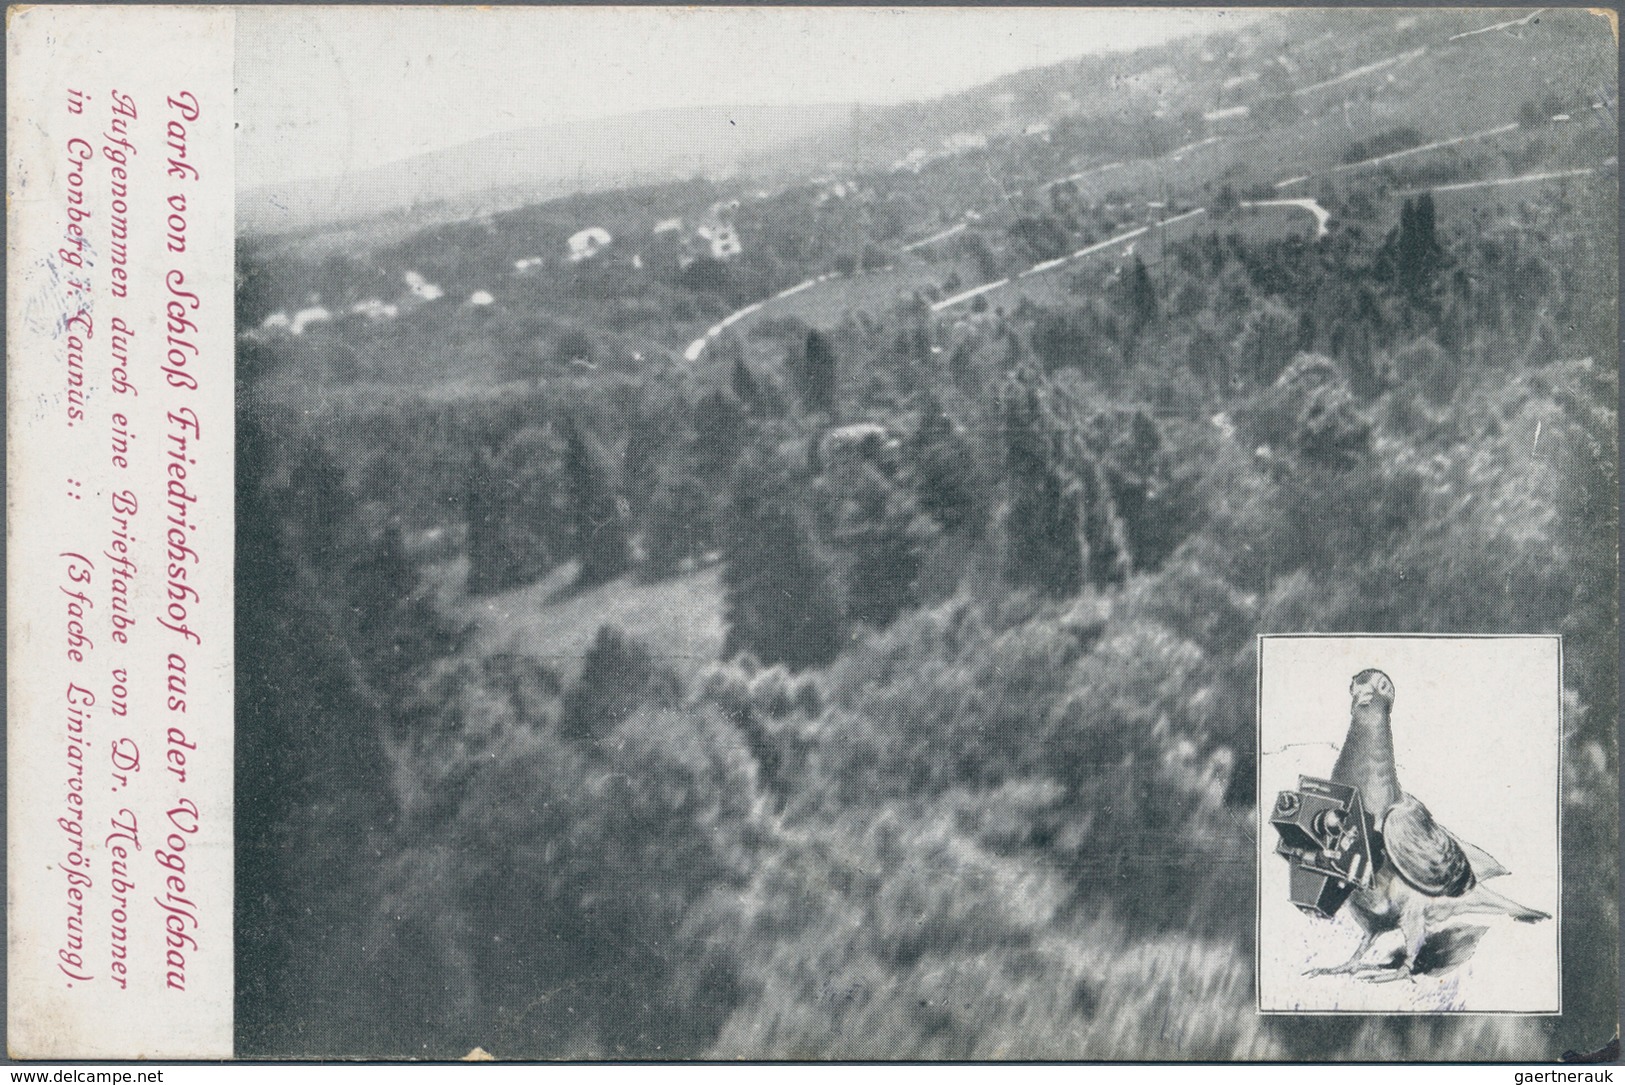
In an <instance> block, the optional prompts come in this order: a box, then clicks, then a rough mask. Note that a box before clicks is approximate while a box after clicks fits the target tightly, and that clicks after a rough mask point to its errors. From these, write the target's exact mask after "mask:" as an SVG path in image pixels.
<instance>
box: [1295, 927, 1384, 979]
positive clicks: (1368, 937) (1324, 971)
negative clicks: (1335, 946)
mask: <svg viewBox="0 0 1625 1085" xmlns="http://www.w3.org/2000/svg"><path fill="white" fill-rule="evenodd" d="M1376 940H1377V935H1376V933H1375V932H1373V931H1366V932H1365V937H1364V938H1362V939H1360V948H1359V949H1357V950H1355V951H1354V956H1352V957H1350V958H1349V959H1348V960H1346V961H1344V962H1343V963H1342V964H1339V965H1333V966H1332V967H1331V968H1311V969H1309V971H1307V972H1305V973H1304V975H1306V976H1347V975H1352V974H1353V973H1355V972H1358V971H1360V970H1361V969H1362V968H1369V967H1371V966H1370V965H1362V964H1361V963H1360V958H1362V957H1364V956H1365V952H1366V950H1368V949H1370V948H1371V943H1372V942H1374V941H1376Z"/></svg>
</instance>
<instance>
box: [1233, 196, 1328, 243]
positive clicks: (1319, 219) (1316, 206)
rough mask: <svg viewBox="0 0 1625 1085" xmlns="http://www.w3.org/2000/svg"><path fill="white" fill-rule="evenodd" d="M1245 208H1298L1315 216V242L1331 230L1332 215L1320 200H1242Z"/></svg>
mask: <svg viewBox="0 0 1625 1085" xmlns="http://www.w3.org/2000/svg"><path fill="white" fill-rule="evenodd" d="M1241 206H1243V207H1296V208H1299V209H1301V210H1304V211H1307V212H1309V213H1310V214H1311V215H1313V216H1315V240H1316V241H1319V240H1320V239H1321V238H1323V237H1325V236H1326V235H1327V234H1328V233H1330V231H1329V230H1327V228H1326V224H1327V223H1328V222H1330V221H1331V219H1332V213H1331V212H1330V211H1328V210H1326V209H1325V208H1324V207H1322V206H1320V201H1319V200H1310V199H1302V200H1242V201H1241Z"/></svg>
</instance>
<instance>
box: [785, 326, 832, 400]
mask: <svg viewBox="0 0 1625 1085" xmlns="http://www.w3.org/2000/svg"><path fill="white" fill-rule="evenodd" d="M795 376H796V390H797V391H798V392H799V393H800V394H801V406H802V408H803V409H804V410H806V411H807V412H809V413H811V412H813V411H824V412H826V413H831V414H832V413H834V411H835V383H836V360H835V348H834V346H832V345H831V344H830V341H829V337H828V336H826V335H824V333H823V332H820V331H818V330H817V329H816V328H815V329H813V330H812V331H809V332H808V333H807V343H806V347H805V349H804V350H803V351H802V354H801V364H800V365H799V366H797V367H796V371H795Z"/></svg>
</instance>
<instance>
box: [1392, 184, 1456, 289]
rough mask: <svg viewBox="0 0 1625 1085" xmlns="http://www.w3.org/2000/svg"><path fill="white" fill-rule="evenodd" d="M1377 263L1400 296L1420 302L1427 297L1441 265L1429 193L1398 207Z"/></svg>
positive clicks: (1440, 249) (1441, 252)
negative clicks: (1394, 225)
mask: <svg viewBox="0 0 1625 1085" xmlns="http://www.w3.org/2000/svg"><path fill="white" fill-rule="evenodd" d="M1381 263H1382V265H1383V267H1384V268H1385V270H1386V271H1387V273H1388V275H1389V276H1390V277H1391V278H1392V279H1393V281H1394V284H1395V285H1396V286H1398V288H1399V290H1400V293H1402V294H1403V295H1404V296H1405V297H1407V298H1409V299H1410V300H1411V301H1412V302H1421V301H1424V300H1425V299H1426V298H1427V297H1428V296H1429V295H1430V294H1431V292H1432V290H1433V284H1434V280H1435V279H1436V278H1437V276H1438V273H1439V271H1440V270H1441V269H1442V268H1443V267H1444V266H1445V251H1444V246H1443V245H1441V244H1440V243H1439V237H1438V232H1437V226H1436V222H1435V212H1434V207H1433V194H1432V193H1431V192H1424V193H1422V195H1420V196H1418V197H1417V198H1416V200H1415V202H1412V201H1411V200H1406V201H1405V203H1404V205H1403V206H1402V207H1401V208H1400V212H1399V226H1398V228H1397V229H1396V230H1395V231H1394V232H1393V233H1390V234H1389V235H1388V240H1387V242H1386V243H1385V244H1384V246H1383V252H1382V257H1381Z"/></svg>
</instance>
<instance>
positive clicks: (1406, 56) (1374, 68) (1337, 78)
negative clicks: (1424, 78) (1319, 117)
mask: <svg viewBox="0 0 1625 1085" xmlns="http://www.w3.org/2000/svg"><path fill="white" fill-rule="evenodd" d="M1426 52H1427V46H1425V45H1424V46H1422V47H1421V48H1419V49H1412V50H1411V51H1410V52H1408V53H1401V54H1399V55H1398V56H1394V57H1388V58H1387V59H1386V60H1378V61H1375V62H1373V63H1371V64H1363V65H1361V66H1360V67H1358V68H1351V69H1349V70H1348V71H1346V72H1344V73H1343V74H1342V75H1334V76H1332V78H1330V79H1325V80H1322V81H1321V82H1319V83H1311V84H1310V85H1309V86H1307V87H1299V88H1298V89H1297V90H1295V91H1293V92H1292V93H1293V94H1310V93H1312V92H1314V91H1317V90H1324V89H1325V88H1327V87H1335V86H1336V85H1337V84H1339V83H1346V82H1348V81H1349V80H1350V79H1359V78H1360V77H1361V76H1366V75H1370V74H1371V73H1373V72H1380V71H1382V70H1383V69H1384V68H1392V67H1393V66H1394V65H1395V64H1403V63H1405V62H1406V61H1411V60H1415V59H1416V58H1417V57H1419V56H1421V55H1422V54H1424V53H1426Z"/></svg>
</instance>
